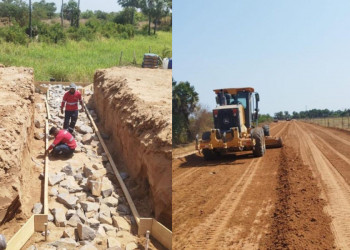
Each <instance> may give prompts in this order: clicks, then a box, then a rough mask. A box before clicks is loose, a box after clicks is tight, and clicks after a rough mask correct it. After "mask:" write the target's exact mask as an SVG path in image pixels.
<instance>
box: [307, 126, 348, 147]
mask: <svg viewBox="0 0 350 250" xmlns="http://www.w3.org/2000/svg"><path fill="white" fill-rule="evenodd" d="M303 125H305V126H307V127H308V128H311V127H310V126H312V128H313V129H316V130H318V131H320V132H322V133H325V134H327V135H329V136H331V137H332V138H334V139H336V140H338V141H339V142H341V143H343V144H346V145H348V146H350V142H349V141H347V140H345V139H344V138H342V137H340V136H338V135H336V134H334V133H331V132H330V131H329V129H332V128H328V129H326V127H324V128H321V127H319V126H317V125H315V124H313V125H311V124H308V123H303Z"/></svg>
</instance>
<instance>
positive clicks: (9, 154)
mask: <svg viewBox="0 0 350 250" xmlns="http://www.w3.org/2000/svg"><path fill="white" fill-rule="evenodd" d="M170 80H171V72H167V71H163V72H162V71H161V70H159V71H158V70H155V71H153V70H151V71H148V70H143V69H134V68H123V69H120V68H113V69H107V70H101V71H98V72H96V74H95V82H94V85H93V88H92V86H88V87H86V88H85V91H84V92H85V94H86V95H85V97H84V100H85V101H86V102H87V106H88V108H89V111H90V113H91V114H92V117H93V118H94V120H95V122H96V124H97V126H98V127H99V130H100V132H102V136H103V137H104V139H105V143H106V144H107V146H108V148H109V151H110V153H111V155H112V156H113V158H114V161H115V162H116V163H117V164H116V165H117V167H118V170H119V172H120V173H121V175H122V178H123V179H124V182H125V183H126V185H127V187H128V189H129V191H130V193H131V196H132V198H133V200H134V202H135V204H136V207H137V209H138V211H139V213H140V215H141V217H155V218H156V219H158V220H159V221H160V222H162V223H163V224H165V225H166V226H168V227H170V226H171V172H170V166H171V111H170V107H171V104H170V93H171V89H170ZM44 87H45V86H44ZM40 88H41V89H43V88H42V86H41V87H40ZM34 89H35V88H34V75H33V71H32V69H28V68H0V93H1V96H2V97H1V98H0V112H1V119H0V133H1V138H2V139H1V140H0V187H1V190H2V192H1V193H0V216H1V218H0V221H1V222H2V223H1V225H0V233H2V234H4V235H5V237H6V238H7V239H10V238H11V237H12V236H13V235H14V234H15V233H16V232H17V231H18V229H19V228H20V227H21V226H22V225H23V224H24V223H25V222H26V220H27V219H28V218H29V217H30V216H31V215H32V214H33V213H34V211H33V206H34V204H36V206H34V208H36V210H37V211H36V213H41V212H42V207H40V203H41V204H42V203H43V193H42V192H43V181H42V178H41V176H40V174H41V173H42V172H43V168H44V158H45V155H44V148H45V145H44V139H45V135H44V131H45V129H44V126H45V118H46V109H45V102H44V100H45V95H44V94H39V93H34ZM37 89H38V88H37ZM92 90H93V91H94V94H92ZM64 91H65V90H64V88H63V86H60V85H58V86H51V87H50V90H49V92H50V99H49V101H48V103H49V106H50V113H51V119H50V120H49V126H53V125H54V126H57V127H62V122H63V116H62V115H61V114H60V113H59V104H60V101H61V98H62V94H63V93H64ZM76 132H77V133H76V140H77V144H78V147H77V150H76V153H75V154H74V156H73V157H72V158H69V159H52V158H50V161H49V169H50V170H49V184H50V186H49V221H50V222H49V231H50V234H49V237H48V242H43V236H42V235H40V234H39V233H35V234H34V235H33V237H32V238H31V239H30V240H29V241H28V242H27V244H26V245H25V247H24V249H26V248H27V247H32V248H33V249H36V247H39V249H40V248H41V247H49V248H52V249H55V248H56V249H59V248H60V247H68V248H73V247H74V248H80V247H83V245H87V246H89V247H91V246H94V247H95V248H97V249H106V248H108V247H113V246H121V247H122V248H128V249H134V248H139V247H141V248H142V247H143V245H144V242H145V239H144V238H142V237H141V238H140V237H138V236H136V222H135V219H134V218H133V216H132V215H131V212H130V208H129V206H128V204H127V202H126V199H125V197H124V194H123V192H122V190H121V188H120V186H119V184H118V182H117V180H116V178H115V176H114V174H113V171H112V169H111V165H110V163H108V161H107V157H106V155H105V153H104V152H103V150H102V147H101V144H100V142H99V141H98V138H97V136H96V134H95V133H94V132H93V130H92V126H91V123H90V122H89V120H88V118H87V116H86V115H85V114H84V113H80V114H79V118H78V122H77V125H76ZM34 138H35V139H34ZM52 139H53V138H50V141H52ZM99 178H100V179H99ZM93 181H97V182H98V181H100V182H101V183H103V184H102V192H101V195H99V196H96V195H93V194H92V193H93V190H92V187H91V185H90V184H89V183H92V182H93ZM78 224H82V226H83V227H88V229H92V230H91V233H92V234H93V235H94V236H93V237H92V238H89V237H90V236H86V235H85V237H87V238H84V236H82V235H81V232H80V231H81V230H80V231H79V230H78V228H79V225H78ZM80 227H81V226H80ZM88 229H86V230H88ZM83 231H84V230H83ZM153 243H154V244H153ZM151 247H152V248H156V249H161V248H162V247H161V246H160V245H159V244H158V243H156V242H152V243H151ZM88 249H90V248H88ZM92 249H94V248H92Z"/></svg>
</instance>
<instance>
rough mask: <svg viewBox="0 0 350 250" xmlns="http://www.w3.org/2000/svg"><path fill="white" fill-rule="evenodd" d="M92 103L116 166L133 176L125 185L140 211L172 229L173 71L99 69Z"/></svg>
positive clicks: (128, 68)
mask: <svg viewBox="0 0 350 250" xmlns="http://www.w3.org/2000/svg"><path fill="white" fill-rule="evenodd" d="M94 102H95V106H96V109H97V114H98V117H99V121H100V123H99V125H100V126H101V127H102V128H103V130H104V132H105V133H107V134H108V135H109V136H110V138H111V140H109V144H110V146H111V148H112V152H114V156H115V159H116V161H117V162H118V165H119V166H120V167H121V168H123V166H124V169H125V170H126V171H128V172H129V174H130V175H131V177H132V180H131V181H129V182H128V181H127V182H126V184H127V185H128V186H129V187H130V189H129V190H130V193H131V195H132V197H133V199H134V201H135V203H136V205H137V206H138V210H139V213H140V214H141V216H146V217H149V216H154V217H155V218H156V219H157V220H159V221H160V222H161V223H163V224H165V225H166V226H167V227H169V228H171V151H172V132H171V128H172V120H171V71H170V70H161V69H156V70H154V69H140V68H131V67H124V68H111V69H106V70H99V71H97V72H96V74H95V78H94ZM107 113H108V114H109V115H106V114H107ZM146 196H149V199H148V201H145V200H144V201H142V202H138V200H139V199H140V198H141V197H146ZM147 202H148V203H149V204H148V205H145V204H146V203H147Z"/></svg>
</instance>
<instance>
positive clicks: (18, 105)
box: [0, 66, 34, 225]
mask: <svg viewBox="0 0 350 250" xmlns="http://www.w3.org/2000/svg"><path fill="white" fill-rule="evenodd" d="M33 121H34V75H33V70H32V69H31V68H22V67H8V68H5V67H3V66H0V190H1V192H0V225H1V224H2V223H5V222H6V221H9V220H10V219H12V218H13V217H14V216H15V214H16V213H18V212H20V211H23V212H24V215H27V216H29V215H31V213H30V212H31V211H30V210H31V208H29V207H28V208H27V207H23V206H21V205H22V204H23V199H25V197H24V196H25V195H26V194H25V193H28V190H26V188H27V186H29V184H30V182H31V178H32V177H31V175H32V172H33V169H32V168H31V167H32V165H31V160H30V148H29V145H30V144H31V140H32V138H33V131H34V130H33V123H34V122H33Z"/></svg>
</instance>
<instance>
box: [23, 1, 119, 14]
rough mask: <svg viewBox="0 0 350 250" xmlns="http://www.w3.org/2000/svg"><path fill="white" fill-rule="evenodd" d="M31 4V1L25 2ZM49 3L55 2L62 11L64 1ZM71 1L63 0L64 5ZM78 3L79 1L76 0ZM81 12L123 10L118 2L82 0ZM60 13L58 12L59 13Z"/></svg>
mask: <svg viewBox="0 0 350 250" xmlns="http://www.w3.org/2000/svg"><path fill="white" fill-rule="evenodd" d="M25 2H27V3H29V0H25ZM35 2H40V0H32V4H33V3H35ZM46 2H47V3H52V2H54V3H55V4H56V7H57V10H60V9H61V5H62V0H46ZM68 2H69V0H63V3H68ZM76 2H78V0H76ZM80 9H81V11H86V10H93V11H95V10H102V11H105V12H117V11H120V10H121V9H122V8H121V7H120V6H119V4H118V1H117V0H80ZM57 12H58V11H57Z"/></svg>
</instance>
